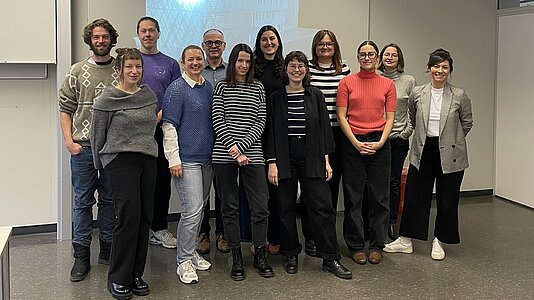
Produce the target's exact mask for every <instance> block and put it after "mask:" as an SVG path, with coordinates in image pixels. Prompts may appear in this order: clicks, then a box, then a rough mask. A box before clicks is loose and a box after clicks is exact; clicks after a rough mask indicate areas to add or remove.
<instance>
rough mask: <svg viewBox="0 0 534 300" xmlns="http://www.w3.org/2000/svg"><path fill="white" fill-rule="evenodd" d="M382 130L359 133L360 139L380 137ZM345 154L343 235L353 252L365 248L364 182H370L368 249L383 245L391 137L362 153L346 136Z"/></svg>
mask: <svg viewBox="0 0 534 300" xmlns="http://www.w3.org/2000/svg"><path fill="white" fill-rule="evenodd" d="M381 135H382V133H381V132H373V133H370V134H366V135H357V136H356V138H357V139H358V140H359V141H360V142H365V141H367V142H374V141H378V140H380V136H381ZM341 147H342V155H343V167H342V172H343V175H342V176H343V190H344V192H345V193H346V194H345V218H344V220H343V237H344V238H345V242H346V243H347V247H348V249H349V252H350V253H351V254H353V253H355V252H357V251H361V250H363V248H364V246H365V235H364V223H363V213H362V211H363V209H362V205H363V201H364V186H365V182H366V180H367V184H368V192H369V197H368V199H367V200H368V203H367V205H368V208H369V249H370V250H380V249H382V248H383V247H384V241H385V237H386V234H387V227H388V223H389V221H388V220H389V176H390V167H391V166H390V155H391V153H390V149H389V148H390V147H389V141H386V143H385V144H384V146H382V148H380V149H379V150H378V151H376V152H375V154H372V155H362V154H360V152H358V150H357V149H356V148H355V147H354V146H353V145H352V144H351V142H350V141H349V140H348V139H345V140H344V141H343V143H342V145H341Z"/></svg>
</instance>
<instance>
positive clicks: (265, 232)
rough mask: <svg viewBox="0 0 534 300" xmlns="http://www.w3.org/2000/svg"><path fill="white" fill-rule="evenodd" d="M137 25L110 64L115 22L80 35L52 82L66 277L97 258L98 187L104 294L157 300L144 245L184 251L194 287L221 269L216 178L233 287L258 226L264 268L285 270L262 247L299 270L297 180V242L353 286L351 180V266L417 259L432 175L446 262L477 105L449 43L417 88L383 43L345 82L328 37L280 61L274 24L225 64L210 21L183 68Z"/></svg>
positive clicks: (438, 240)
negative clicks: (56, 82)
mask: <svg viewBox="0 0 534 300" xmlns="http://www.w3.org/2000/svg"><path fill="white" fill-rule="evenodd" d="M137 33H138V36H139V41H140V43H141V47H140V49H136V48H120V49H117V51H116V52H117V57H116V58H113V57H112V56H111V49H112V48H113V46H115V45H116V42H117V38H118V34H117V32H116V30H115V29H114V28H113V26H112V25H111V24H110V23H109V22H108V21H107V20H105V19H98V20H95V21H93V22H91V23H90V24H88V25H87V26H86V27H85V29H84V35H83V36H84V41H85V43H86V44H87V45H88V46H89V47H90V49H91V50H92V55H91V57H89V58H88V59H87V60H84V61H81V62H78V63H76V64H74V65H73V66H72V67H71V69H70V70H69V71H68V73H67V76H66V78H65V81H64V83H63V86H62V87H61V89H60V91H59V107H60V121H61V128H62V131H63V137H64V143H65V147H66V149H67V150H68V151H69V152H70V153H71V173H72V183H73V189H74V194H75V197H74V205H73V239H72V244H73V248H74V258H75V261H74V265H73V267H72V269H71V274H70V279H71V281H81V280H83V279H85V278H86V276H87V274H88V272H89V270H90V268H91V264H90V250H89V249H90V243H91V232H92V229H91V225H92V206H93V205H94V204H95V202H96V201H95V198H94V192H95V190H98V195H99V199H98V206H99V210H98V225H99V229H100V237H99V239H100V253H99V256H98V262H99V263H102V264H109V265H110V267H109V274H108V288H109V290H110V292H111V294H112V296H113V297H114V298H116V299H130V298H131V297H132V294H135V295H141V296H143V295H148V294H149V293H150V289H149V286H148V284H147V283H145V282H144V280H143V278H142V276H143V272H144V267H145V262H146V257H147V251H148V245H149V243H152V244H159V245H162V246H164V247H167V248H177V253H176V260H177V271H176V272H177V275H178V276H179V279H180V281H182V282H183V283H196V282H198V275H197V271H204V270H208V269H209V268H210V267H211V263H210V262H208V261H207V260H206V259H205V258H204V257H203V256H202V255H201V254H205V253H207V251H209V235H210V230H211V228H210V226H209V197H210V190H211V187H212V183H214V188H215V194H216V198H215V207H216V209H215V215H216V222H215V223H216V230H215V234H216V241H217V242H216V244H217V249H219V250H220V251H221V252H224V253H227V252H231V259H232V266H231V270H230V272H229V273H230V276H231V278H232V279H233V280H243V279H245V277H246V275H245V273H246V272H245V266H244V264H243V254H242V252H241V241H242V240H243V231H244V230H247V228H244V227H249V229H251V233H252V234H251V240H252V246H251V248H250V250H249V251H250V252H251V254H253V255H254V262H253V266H254V268H255V269H256V270H257V271H258V273H259V275H260V276H262V277H266V278H268V277H272V276H274V271H273V268H272V267H271V265H270V264H269V262H268V258H267V257H268V256H267V253H271V254H278V253H280V254H282V255H284V256H286V260H285V263H284V270H285V271H286V272H287V273H289V274H295V273H297V272H298V269H299V267H298V255H299V254H300V253H301V251H302V250H303V247H302V244H301V243H300V241H299V234H298V232H297V224H296V222H297V214H298V209H297V195H298V189H299V187H300V203H301V206H302V210H301V211H300V215H301V221H302V230H303V235H304V238H305V243H304V251H305V252H306V253H307V254H308V255H310V256H314V257H318V258H322V261H323V263H322V269H323V270H324V271H327V272H331V273H333V274H334V275H336V276H337V277H340V278H343V279H351V278H352V272H351V271H350V270H348V269H347V268H346V267H345V266H344V265H343V264H342V263H341V254H340V247H339V245H338V242H337V233H336V210H337V202H338V198H339V186H340V183H342V188H343V200H344V205H345V212H344V220H343V237H344V239H345V242H346V244H347V247H348V250H349V252H350V255H351V258H352V259H353V260H354V261H355V262H356V263H358V264H365V263H367V261H369V262H370V263H372V264H378V263H380V262H381V261H382V251H385V252H402V253H412V252H413V245H412V241H411V238H416V239H422V240H426V239H427V238H428V223H429V214H430V207H431V199H432V192H433V186H434V182H436V197H437V217H436V226H435V231H434V236H435V238H434V241H433V247H432V252H431V257H432V258H433V259H436V260H441V259H443V258H444V257H445V252H444V250H443V247H442V243H449V244H455V243H459V232H458V200H459V192H460V185H461V182H462V178H463V173H464V170H465V169H466V168H467V166H468V161H467V148H466V141H465V137H466V135H467V133H468V132H469V130H470V129H471V127H472V113H471V103H470V100H469V98H468V97H467V95H466V93H465V92H464V90H462V89H460V88H457V87H454V86H452V85H451V84H449V83H448V77H449V74H450V73H451V72H452V69H453V64H452V62H453V60H452V58H451V56H450V54H449V52H448V51H446V50H444V49H437V50H436V51H434V52H432V53H431V54H430V57H429V61H428V64H427V67H428V69H427V71H428V72H429V73H430V75H431V76H430V79H431V81H430V83H428V84H425V85H422V86H416V84H415V79H414V77H413V76H410V75H407V74H405V73H404V57H403V53H402V51H401V49H400V47H399V46H398V45H396V44H388V45H386V46H385V47H384V48H382V50H381V51H380V50H379V48H378V46H377V45H376V44H375V43H374V42H373V41H364V42H363V43H361V44H360V46H359V47H358V48H357V58H358V62H359V71H358V72H357V73H352V74H351V70H350V69H349V67H348V66H347V64H346V63H345V62H344V61H343V60H342V57H341V51H340V46H339V43H338V41H337V38H336V35H335V34H334V33H333V32H332V31H330V30H319V31H318V32H317V33H316V34H315V36H314V38H313V40H312V45H311V52H312V57H311V60H308V58H307V57H306V55H305V54H304V53H303V52H301V51H291V52H289V53H288V54H287V55H286V56H285V57H284V56H283V47H282V40H281V37H280V34H279V32H278V30H277V29H276V28H275V27H273V26H271V25H266V26H263V27H262V28H260V30H259V32H258V34H257V37H256V43H255V47H254V49H251V48H250V46H248V45H247V44H244V43H239V44H237V45H235V46H234V47H233V48H232V50H231V52H230V55H229V60H228V62H224V61H223V58H222V53H223V51H224V50H225V48H226V42H225V40H224V34H223V33H222V32H221V31H220V30H219V29H209V30H207V31H206V32H205V33H204V35H203V42H202V44H201V45H200V46H198V45H189V46H187V47H185V49H184V50H183V52H182V55H181V57H180V59H179V63H180V65H181V67H182V68H180V66H179V65H178V62H177V61H176V60H174V59H173V58H171V57H169V56H167V55H165V54H163V53H161V52H160V51H159V50H158V48H157V41H158V38H159V36H160V28H159V24H158V21H157V20H155V19H154V18H152V17H143V18H141V19H140V20H139V21H138V23H137ZM377 70H379V71H380V74H379V73H377ZM412 133H413V136H414V137H413V142H412V150H411V153H410V168H409V173H408V180H407V183H406V194H405V200H404V209H403V215H402V219H401V222H400V231H399V232H398V233H397V230H396V228H397V225H396V224H397V223H398V221H397V218H398V216H397V209H398V206H399V199H400V182H401V172H402V169H403V165H404V162H405V158H406V156H407V154H408V150H409V137H410V136H411V135H412ZM171 180H172V183H173V184H174V185H175V187H176V191H177V194H178V198H179V202H180V206H181V215H180V220H179V222H178V225H177V231H176V237H174V236H173V235H172V234H171V233H170V232H169V231H168V224H167V213H168V208H169V198H170V190H171V188H170V185H171ZM245 204H246V205H245ZM247 218H250V221H249V222H246V221H245V222H243V220H247ZM247 223H248V224H247ZM398 234H400V236H398ZM388 236H389V238H390V240H391V242H390V243H389V244H386V239H387V237H388ZM366 244H367V245H368V248H367V250H366V249H365V248H366V247H365V246H366Z"/></svg>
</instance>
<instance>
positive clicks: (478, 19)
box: [370, 0, 496, 191]
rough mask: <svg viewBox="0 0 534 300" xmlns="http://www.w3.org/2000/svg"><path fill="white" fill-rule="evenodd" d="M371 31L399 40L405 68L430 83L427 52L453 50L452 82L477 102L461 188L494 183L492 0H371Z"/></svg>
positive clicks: (381, 37)
mask: <svg viewBox="0 0 534 300" xmlns="http://www.w3.org/2000/svg"><path fill="white" fill-rule="evenodd" d="M370 2H371V9H370V12H371V13H370V20H371V21H370V37H371V39H373V40H375V41H376V42H377V43H378V45H379V46H380V47H382V46H383V45H386V44H387V43H391V42H395V43H397V44H399V46H400V47H401V49H402V51H403V53H404V55H405V60H406V61H405V63H406V73H408V74H412V75H414V76H415V78H416V79H417V83H418V84H423V83H427V82H429V81H430V77H429V75H428V74H426V73H425V72H426V63H427V61H428V54H429V53H431V52H432V51H434V50H435V49H437V48H439V47H442V48H445V49H447V50H449V51H450V52H451V56H452V57H453V60H454V61H453V62H454V71H453V72H452V75H451V83H452V84H453V85H456V86H459V87H462V88H464V89H465V90H466V92H467V94H468V95H469V97H470V98H471V101H472V106H473V119H474V126H473V130H472V131H471V132H470V133H469V135H468V136H467V144H468V151H469V164H470V167H469V168H468V169H467V170H466V173H465V177H464V181H463V184H462V190H463V191H467V190H485V189H492V188H493V174H494V163H493V156H494V149H493V148H494V147H493V145H494V138H493V137H494V116H493V114H494V99H495V91H494V86H495V72H494V71H495V55H496V54H495V30H496V29H495V28H496V24H495V13H496V1H488V0H469V1H465V0H448V1H442V0H403V1H391V0H372V1H370Z"/></svg>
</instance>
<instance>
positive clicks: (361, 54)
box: [358, 52, 376, 59]
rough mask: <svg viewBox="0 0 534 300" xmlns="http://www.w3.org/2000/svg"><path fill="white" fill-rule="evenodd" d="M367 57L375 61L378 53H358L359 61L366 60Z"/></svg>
mask: <svg viewBox="0 0 534 300" xmlns="http://www.w3.org/2000/svg"><path fill="white" fill-rule="evenodd" d="M366 57H369V59H373V58H375V57H376V52H367V53H366V52H360V53H358V58H359V59H365V58H366Z"/></svg>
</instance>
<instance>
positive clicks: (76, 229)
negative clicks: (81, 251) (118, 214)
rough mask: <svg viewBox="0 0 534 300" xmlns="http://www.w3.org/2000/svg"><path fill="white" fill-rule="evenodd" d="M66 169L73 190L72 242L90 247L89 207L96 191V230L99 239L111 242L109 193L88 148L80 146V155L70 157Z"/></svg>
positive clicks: (91, 210) (91, 208) (94, 201)
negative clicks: (69, 175)
mask: <svg viewBox="0 0 534 300" xmlns="http://www.w3.org/2000/svg"><path fill="white" fill-rule="evenodd" d="M70 170H71V180H72V186H73V189H74V204H73V206H72V242H73V243H77V244H80V245H82V246H85V247H89V246H90V245H91V234H92V233H93V205H95V203H96V200H95V191H98V204H97V205H98V215H97V222H98V228H99V229H100V239H101V240H103V241H104V242H108V243H111V240H112V235H113V227H114V226H115V211H114V210H113V202H112V201H111V190H110V188H109V182H108V179H107V177H106V175H105V172H104V170H96V169H95V166H94V164H93V153H92V152H91V147H83V148H82V151H81V152H80V154H78V155H71V157H70ZM99 175H100V176H99Z"/></svg>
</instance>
